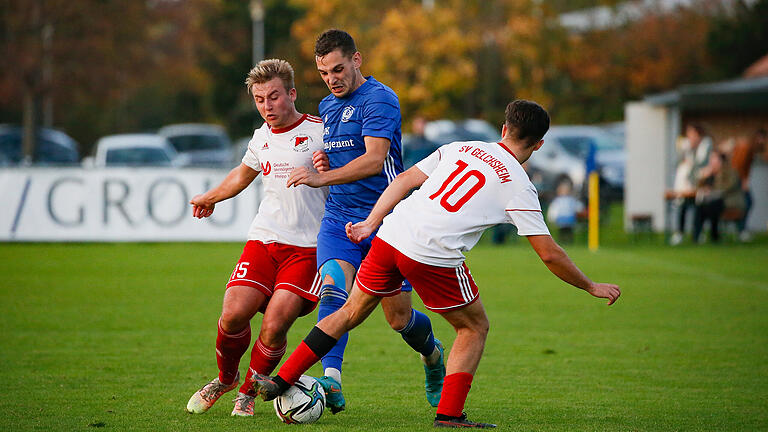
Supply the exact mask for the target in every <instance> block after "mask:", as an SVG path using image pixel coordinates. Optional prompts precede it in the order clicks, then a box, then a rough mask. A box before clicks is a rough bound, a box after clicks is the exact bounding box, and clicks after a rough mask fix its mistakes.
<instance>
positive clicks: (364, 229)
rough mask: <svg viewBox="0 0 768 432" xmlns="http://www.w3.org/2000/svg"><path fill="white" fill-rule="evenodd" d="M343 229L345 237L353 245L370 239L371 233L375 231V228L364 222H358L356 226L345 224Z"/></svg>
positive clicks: (349, 223)
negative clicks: (345, 232)
mask: <svg viewBox="0 0 768 432" xmlns="http://www.w3.org/2000/svg"><path fill="white" fill-rule="evenodd" d="M344 228H345V229H346V230H347V237H349V239H350V240H352V242H353V243H360V242H361V241H363V240H365V239H367V238H368V237H370V236H371V234H373V231H375V230H376V227H375V226H371V225H369V224H368V223H366V221H362V222H358V223H356V224H352V222H347V225H345V226H344Z"/></svg>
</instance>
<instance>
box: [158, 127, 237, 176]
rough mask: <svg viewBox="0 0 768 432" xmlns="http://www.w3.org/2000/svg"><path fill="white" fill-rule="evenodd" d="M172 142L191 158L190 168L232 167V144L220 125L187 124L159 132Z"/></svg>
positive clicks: (162, 129)
mask: <svg viewBox="0 0 768 432" xmlns="http://www.w3.org/2000/svg"><path fill="white" fill-rule="evenodd" d="M157 133H158V134H159V135H162V136H164V137H166V138H168V140H169V141H170V142H171V144H172V145H173V147H174V148H175V149H176V151H177V152H179V153H181V154H185V155H187V156H188V157H189V164H190V166H201V167H230V166H231V165H232V160H233V151H234V150H233V148H232V142H231V141H230V140H229V136H227V133H226V132H225V131H224V128H222V127H221V126H218V125H213V124H205V123H185V124H175V125H168V126H164V127H162V128H160V130H158V131H157Z"/></svg>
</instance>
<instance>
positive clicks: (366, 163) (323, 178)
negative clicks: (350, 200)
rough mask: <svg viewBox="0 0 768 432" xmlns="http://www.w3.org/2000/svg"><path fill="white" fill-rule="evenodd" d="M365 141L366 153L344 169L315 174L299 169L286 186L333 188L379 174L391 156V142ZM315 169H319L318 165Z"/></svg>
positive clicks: (383, 140)
mask: <svg viewBox="0 0 768 432" xmlns="http://www.w3.org/2000/svg"><path fill="white" fill-rule="evenodd" d="M363 139H364V140H365V153H363V154H362V155H360V156H358V157H356V158H355V159H352V160H351V161H349V163H347V164H346V165H344V166H343V167H339V168H336V169H332V170H325V171H320V170H319V169H318V172H313V171H312V170H310V169H308V168H306V167H298V168H295V169H294V170H293V171H291V173H290V174H289V175H288V181H287V182H286V186H287V187H291V186H298V185H307V186H311V187H322V186H331V185H337V184H344V183H351V182H353V181H357V180H360V179H364V178H367V177H371V176H374V175H376V174H379V173H380V172H381V170H382V169H383V168H384V160H385V159H386V158H387V155H388V154H389V140H388V139H386V138H379V137H371V136H366V137H364V138H363ZM313 164H314V155H313ZM315 167H316V168H317V165H315Z"/></svg>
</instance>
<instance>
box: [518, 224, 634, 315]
mask: <svg viewBox="0 0 768 432" xmlns="http://www.w3.org/2000/svg"><path fill="white" fill-rule="evenodd" d="M528 241H529V242H530V243H531V246H533V249H534V250H535V251H536V253H537V254H538V255H539V258H541V260H542V261H543V262H544V264H545V265H546V266H547V268H548V269H549V271H551V272H552V273H554V274H555V276H557V277H559V278H560V279H562V280H563V281H565V282H567V283H569V284H571V285H573V286H575V287H577V288H581V289H583V290H584V291H586V292H588V293H590V294H592V295H593V296H595V297H599V298H605V299H608V305H612V304H613V303H614V302H616V300H617V299H618V298H619V296H620V295H621V290H619V286H618V285H614V284H608V283H597V282H592V281H591V280H590V279H589V278H588V277H587V276H586V275H585V274H584V273H582V271H581V270H579V268H578V267H576V264H574V263H573V261H571V258H570V257H568V254H566V253H565V251H564V250H563V248H561V247H560V246H559V245H558V244H557V243H555V241H554V240H553V239H552V237H551V236H548V235H535V236H528Z"/></svg>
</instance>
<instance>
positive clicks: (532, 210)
mask: <svg viewBox="0 0 768 432" xmlns="http://www.w3.org/2000/svg"><path fill="white" fill-rule="evenodd" d="M504 211H527V212H539V213H541V210H536V209H504Z"/></svg>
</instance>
